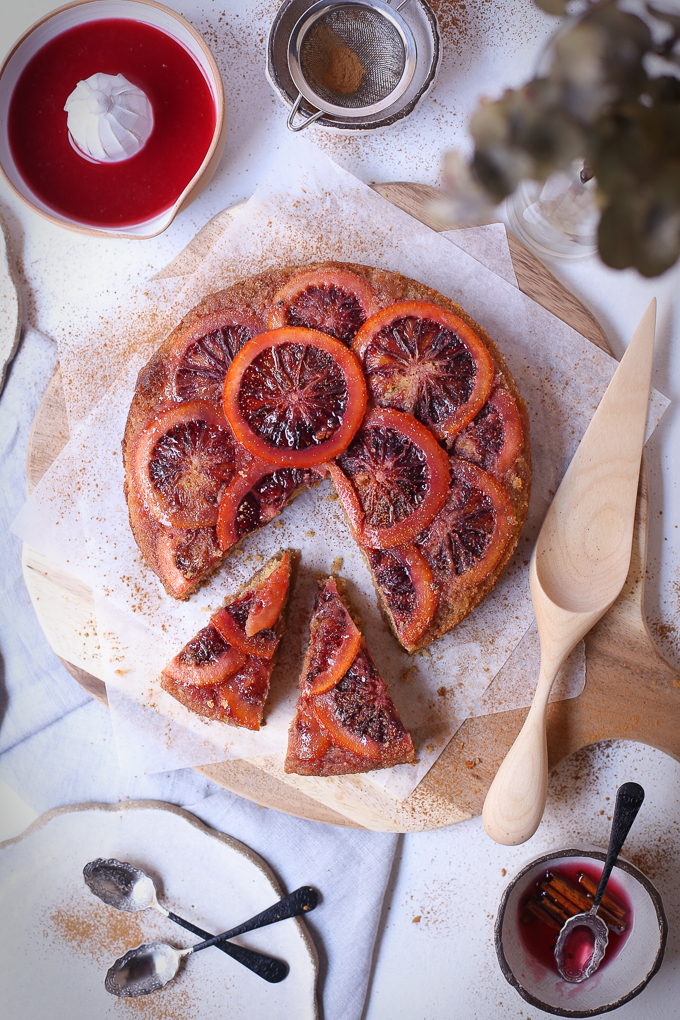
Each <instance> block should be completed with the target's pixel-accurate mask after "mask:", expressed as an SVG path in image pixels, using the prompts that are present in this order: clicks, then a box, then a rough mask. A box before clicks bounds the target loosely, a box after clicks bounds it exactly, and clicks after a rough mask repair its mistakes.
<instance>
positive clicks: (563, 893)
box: [517, 860, 632, 977]
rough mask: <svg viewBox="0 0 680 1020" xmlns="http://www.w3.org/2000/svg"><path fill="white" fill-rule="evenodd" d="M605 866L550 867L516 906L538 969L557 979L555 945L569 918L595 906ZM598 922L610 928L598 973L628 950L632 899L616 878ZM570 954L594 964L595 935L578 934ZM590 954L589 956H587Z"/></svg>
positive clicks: (524, 940) (526, 945)
mask: <svg viewBox="0 0 680 1020" xmlns="http://www.w3.org/2000/svg"><path fill="white" fill-rule="evenodd" d="M602 867H603V865H602V864H595V863H594V862H593V863H590V862H589V863H585V862H584V861H583V860H581V861H575V862H573V863H571V862H569V861H565V862H562V863H560V864H559V866H557V867H546V869H545V871H543V872H541V874H540V875H539V876H538V878H536V879H535V880H534V881H533V882H532V883H531V885H530V886H529V887H528V888H527V889H526V891H525V892H524V894H523V895H522V896H521V897H520V900H519V903H518V905H517V920H518V924H517V930H518V932H519V937H520V941H521V943H522V945H523V946H524V948H525V949H526V951H527V952H528V953H529V955H530V956H532V957H533V958H534V959H535V960H536V961H537V962H538V963H540V964H542V965H543V966H544V967H546V968H547V969H548V970H550V971H552V972H554V974H555V975H556V976H557V977H559V973H558V970H557V964H556V962H555V943H556V942H557V937H558V935H559V933H560V929H561V927H562V925H563V924H564V922H565V921H566V919H567V917H570V916H573V915H574V914H578V913H585V912H586V911H587V910H589V909H590V907H591V906H592V900H593V898H594V895H595V891H596V889H597V884H598V882H599V880H600V875H601V874H602ZM598 913H599V916H600V917H602V919H603V920H604V921H605V922H606V923H607V926H608V928H609V942H608V944H607V950H606V952H605V955H604V959H603V961H602V963H601V964H600V967H599V970H601V969H602V968H603V967H606V965H607V964H608V963H610V962H611V961H612V960H613V959H614V957H615V956H616V955H617V954H618V953H619V952H620V951H621V949H622V948H623V946H624V945H625V943H626V941H627V939H628V936H629V935H630V931H631V927H632V916H631V906H630V901H629V900H628V897H627V896H626V894H625V893H624V891H623V889H622V888H621V886H620V885H619V883H618V882H617V881H616V879H615V878H613V877H612V878H610V879H609V882H608V883H607V889H606V891H605V896H604V900H603V903H602V906H601V907H600V909H599V911H598ZM572 942H573V944H572V945H571V946H570V948H571V950H572V951H573V952H574V953H575V954H576V955H577V956H579V955H580V956H585V957H586V958H587V959H590V956H591V955H592V935H591V934H590V932H589V931H588V930H584V929H582V928H580V927H579V928H577V929H576V930H575V933H574V937H572ZM589 949H590V952H589Z"/></svg>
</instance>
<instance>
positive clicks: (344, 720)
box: [285, 577, 415, 776]
mask: <svg viewBox="0 0 680 1020" xmlns="http://www.w3.org/2000/svg"><path fill="white" fill-rule="evenodd" d="M414 760H415V757H414V751H413V743H412V741H411V737H410V736H409V734H408V732H407V731H406V729H405V728H404V725H403V723H402V721H401V719H400V718H399V713H398V712H397V710H396V708H395V707H394V703H393V701H392V699H391V698H390V696H389V693H388V691H387V686H386V684H385V682H384V680H383V679H382V677H381V676H380V674H379V672H378V670H377V667H376V665H375V663H374V662H373V659H372V658H371V656H370V653H369V651H368V649H367V648H366V644H365V642H364V639H363V637H362V636H361V633H360V631H359V629H358V627H357V625H356V623H355V622H354V620H353V618H352V615H351V613H350V611H349V609H348V607H347V604H346V603H345V600H344V598H343V595H342V582H340V583H338V581H337V580H336V578H334V577H329V578H327V580H326V581H325V582H324V584H323V587H322V589H321V590H320V591H319V593H318V595H317V597H316V602H315V604H314V612H313V615H312V619H311V623H310V639H309V647H308V649H307V654H306V655H305V661H304V663H303V666H302V674H301V676H300V697H299V699H298V703H297V706H296V710H295V717H294V719H293V721H292V723H291V726H290V730H289V731H288V753H287V754H286V761H285V770H286V772H295V773H297V774H299V775H304V776H341V775H347V774H348V773H355V772H371V771H372V770H373V769H384V768H390V767H391V766H392V765H402V764H404V763H406V762H413V761H414Z"/></svg>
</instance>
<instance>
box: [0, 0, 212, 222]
mask: <svg viewBox="0 0 680 1020" xmlns="http://www.w3.org/2000/svg"><path fill="white" fill-rule="evenodd" d="M101 75H105V76H110V77H111V78H113V77H115V76H117V75H123V77H124V80H125V82H126V83H130V84H131V86H133V87H134V88H135V89H137V90H141V92H143V94H144V96H146V97H147V100H148V102H149V103H150V106H151V109H152V111H153V117H152V127H151V129H150V134H149V135H148V137H146V139H145V141H144V142H143V144H142V147H141V149H139V151H135V152H134V153H133V154H132V155H131V156H129V157H123V158H122V159H121V158H120V157H117V159H116V161H106V160H100V161H97V160H96V159H95V160H93V159H91V158H88V157H87V155H85V154H84V153H83V151H82V150H81V149H79V147H78V146H77V144H74V140H73V136H72V135H71V134H70V132H69V129H68V127H67V112H66V111H65V110H64V106H65V104H66V102H67V101H68V100H69V97H70V96H71V95H72V93H73V92H74V90H75V89H76V86H78V83H79V82H81V81H87V80H88V79H90V80H91V81H92V80H93V76H101ZM226 129H227V117H226V105H225V99H224V88H223V85H222V80H221V78H220V73H219V70H218V67H217V64H216V63H215V60H214V58H213V56H212V54H211V52H210V50H209V49H208V47H207V46H206V44H205V42H204V41H203V39H202V38H201V37H200V35H199V34H198V33H197V32H196V31H195V30H194V29H193V28H192V27H191V25H189V23H188V22H187V21H185V20H184V18H182V17H181V16H180V15H179V14H177V13H175V12H174V11H172V10H170V9H169V8H167V7H164V6H163V5H162V4H159V3H156V2H155V0H78V2H76V3H72V4H69V5H68V6H66V7H60V8H59V9H58V10H56V11H53V12H52V13H51V14H49V15H47V16H46V17H45V18H43V19H42V20H40V21H38V22H36V24H35V25H33V26H32V28H30V29H29V30H28V31H27V32H26V33H25V34H24V35H23V36H22V37H21V38H20V39H19V40H18V42H17V43H16V44H15V45H14V47H13V49H12V50H11V51H10V53H9V55H8V56H7V58H6V59H5V62H4V63H3V65H2V67H0V168H1V169H2V172H3V174H4V176H5V177H6V179H7V181H8V182H9V184H10V186H11V187H12V188H13V189H14V191H15V192H16V193H17V194H18V195H19V196H20V197H21V198H22V199H23V200H24V201H25V202H26V203H28V205H30V206H31V208H33V209H35V210H36V211H37V212H39V213H40V214H41V215H43V216H45V217H46V218H47V219H48V220H50V221H51V222H53V223H57V224H59V225H60V226H63V227H68V228H69V229H71V230H77V231H80V232H82V233H87V234H96V235H102V234H104V235H108V236H117V237H136V238H148V237H154V236H155V235H156V234H159V233H161V232H162V231H163V230H165V229H166V228H167V227H168V226H169V225H170V223H171V222H172V221H173V219H174V218H175V216H176V215H177V213H178V212H180V210H182V209H183V208H185V207H186V206H187V205H188V204H189V203H190V202H191V201H193V199H194V198H196V197H197V195H198V194H199V193H200V192H201V191H202V190H203V188H204V187H205V186H206V184H207V183H208V182H209V180H210V178H211V177H212V175H213V174H214V172H215V170H216V169H217V165H218V163H219V160H220V157H221V155H222V151H223V149H224V143H225V138H226Z"/></svg>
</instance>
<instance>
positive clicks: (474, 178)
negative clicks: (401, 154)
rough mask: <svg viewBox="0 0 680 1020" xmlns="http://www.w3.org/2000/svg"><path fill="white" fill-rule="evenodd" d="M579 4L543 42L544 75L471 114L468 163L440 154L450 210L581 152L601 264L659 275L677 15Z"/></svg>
mask: <svg viewBox="0 0 680 1020" xmlns="http://www.w3.org/2000/svg"><path fill="white" fill-rule="evenodd" d="M535 2H536V3H537V4H538V6H539V7H541V8H542V9H543V10H544V11H547V12H548V13H551V14H564V13H565V12H566V10H567V8H568V2H567V0H535ZM581 6H582V8H584V9H583V10H582V13H581V14H580V15H579V17H577V18H575V19H573V20H572V21H571V22H569V23H567V24H566V25H565V26H564V27H563V28H562V29H561V30H560V31H559V32H558V33H557V35H556V36H555V38H554V39H553V41H552V45H551V48H550V66H549V69H548V70H547V71H546V73H544V74H542V75H541V76H538V77H535V78H534V79H533V80H531V81H529V82H527V84H526V85H524V86H523V87H522V88H520V89H509V90H507V91H506V92H505V93H504V95H503V96H502V97H501V98H500V99H499V100H496V101H495V102H490V101H483V102H482V103H481V104H480V106H479V107H478V109H477V110H476V111H475V113H474V115H473V117H472V121H471V124H470V129H471V132H472V135H473V137H474V140H475V152H474V157H473V159H472V162H471V164H470V165H469V166H466V165H464V164H463V162H462V161H461V160H460V159H458V160H457V161H456V159H454V158H453V157H451V156H448V157H447V168H448V171H449V192H450V194H451V196H452V197H451V198H450V200H449V205H448V209H449V212H450V213H451V214H452V218H453V214H454V213H456V214H458V217H457V218H458V222H460V221H461V219H462V218H463V214H464V213H465V211H466V210H470V209H475V208H476V209H477V210H479V209H482V208H483V207H484V206H485V204H486V207H487V208H488V206H489V205H490V204H491V203H498V202H500V201H501V200H502V199H504V198H505V197H507V196H508V195H510V194H512V192H513V191H514V190H515V188H516V187H517V185H518V184H519V183H520V181H522V180H523V179H526V178H532V179H534V180H537V181H545V180H546V178H547V177H548V176H549V175H550V174H552V173H554V172H555V171H558V170H563V169H565V168H566V167H568V165H569V164H570V163H571V161H572V160H573V159H575V158H580V159H583V160H584V162H585V165H586V167H587V171H586V173H587V174H590V175H594V176H595V178H596V181H597V200H598V204H599V207H600V209H601V218H600V224H599V231H598V247H599V251H600V255H601V257H602V259H603V261H604V262H605V263H606V264H607V265H609V266H612V267H613V268H616V269H624V268H626V267H628V266H634V267H635V268H637V269H638V270H639V271H640V272H641V273H642V274H643V275H644V276H657V275H658V274H659V273H662V272H663V271H664V270H666V269H668V268H669V266H671V265H673V263H674V262H675V261H676V259H677V258H678V257H679V256H680V78H678V77H677V70H676V69H680V45H679V43H680V15H679V14H675V13H669V12H667V11H664V10H662V9H658V8H657V7H656V6H652V5H651V4H647V8H646V9H647V12H648V14H649V16H650V19H651V21H650V24H649V25H648V24H647V23H646V22H645V21H643V20H642V19H641V18H640V17H637V16H636V15H634V14H630V13H628V12H627V11H624V10H621V9H620V8H619V6H618V0H584V3H583V4H582V5H581ZM659 69H661V70H663V71H670V72H671V73H660V71H659ZM653 72H659V73H653Z"/></svg>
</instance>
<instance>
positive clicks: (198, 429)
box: [123, 263, 531, 651]
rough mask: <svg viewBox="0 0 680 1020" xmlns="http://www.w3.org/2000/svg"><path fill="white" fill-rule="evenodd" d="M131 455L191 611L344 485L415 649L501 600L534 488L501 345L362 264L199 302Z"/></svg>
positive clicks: (440, 304) (140, 401) (254, 282)
mask: <svg viewBox="0 0 680 1020" xmlns="http://www.w3.org/2000/svg"><path fill="white" fill-rule="evenodd" d="M123 458H124V464H125V495H126V499H127V503H128V509H129V514H130V525H131V527H132V531H133V534H134V537H135V539H136V541H137V544H138V545H139V548H140V549H141V551H142V553H143V555H144V558H145V560H146V562H147V563H148V564H149V566H150V567H151V569H152V570H153V571H155V573H156V574H157V575H158V576H159V577H160V579H161V581H162V583H163V585H164V586H165V588H166V590H167V591H168V593H169V594H170V595H172V596H174V597H175V598H187V597H188V596H189V595H190V594H191V593H192V592H194V591H195V590H196V589H197V588H198V587H199V586H200V584H201V583H202V582H203V581H205V580H206V578H207V577H209V576H210V575H211V574H212V573H213V572H214V571H215V570H216V569H218V568H219V566H220V564H221V562H222V561H223V559H224V558H225V557H226V556H227V555H228V554H229V552H230V551H231V550H232V549H233V548H234V546H235V545H237V544H238V542H240V541H241V539H242V538H244V537H245V536H246V535H248V534H250V533H252V532H253V531H255V530H257V529H258V528H260V527H263V526H265V525H266V524H267V523H268V522H269V521H271V520H272V519H273V518H274V517H276V516H277V515H278V514H279V513H280V512H281V510H282V509H283V507H284V506H285V505H286V504H287V503H289V502H290V501H291V500H292V499H294V498H295V496H296V495H297V494H298V493H299V492H300V491H302V490H303V489H305V488H307V487H309V486H311V485H316V484H318V483H319V482H320V481H321V479H322V478H324V477H327V476H329V477H330V479H331V483H332V484H333V486H334V487H335V490H336V492H337V495H338V497H339V499H340V501H341V504H342V506H343V509H344V511H345V514H346V517H347V520H348V522H349V525H350V528H351V530H352V534H353V536H354V538H355V540H356V541H357V543H358V545H359V546H360V548H361V550H362V552H363V554H364V556H365V558H366V561H367V563H368V565H369V567H370V570H371V572H372V576H373V581H374V584H375V587H376V591H377V593H378V597H379V601H380V606H381V609H382V611H383V613H384V615H385V617H386V619H387V620H388V621H389V623H390V626H391V627H392V629H393V631H394V633H395V634H396V636H397V638H398V639H399V641H400V642H401V644H402V645H403V646H404V647H405V648H406V649H407V650H408V651H413V650H415V649H417V648H421V647H423V646H425V645H427V644H429V643H430V642H431V641H433V640H434V639H435V638H437V637H439V636H440V635H441V634H444V633H445V632H446V631H448V630H450V629H451V628H452V627H454V626H455V625H456V624H457V623H458V622H459V621H460V620H462V619H463V618H464V617H465V616H467V615H468V613H470V612H471V611H472V610H473V609H474V608H475V606H477V605H479V603H480V602H481V600H482V599H483V598H484V597H485V595H486V594H488V592H489V591H491V589H492V588H493V587H494V585H495V584H496V582H497V580H498V578H499V577H500V575H501V574H502V572H503V570H504V569H505V567H506V566H507V564H508V561H509V560H510V557H511V556H512V553H513V551H514V549H515V546H516V545H517V541H518V539H519V535H520V532H521V530H522V526H523V524H524V520H525V517H526V513H527V508H528V503H529V490H530V481H531V462H530V453H529V420H528V415H527V410H526V406H525V404H524V401H523V400H522V397H521V396H520V393H519V391H518V389H517V386H516V384H515V381H514V379H513V378H512V376H511V374H510V372H509V371H508V368H507V366H506V364H505V361H504V359H503V357H502V355H501V354H500V352H499V351H498V349H497V347H496V345H495V344H494V342H493V340H492V339H491V338H490V337H489V336H488V335H487V333H486V332H485V331H484V330H483V329H482V327H480V326H479V325H477V324H476V323H475V322H474V321H473V320H472V319H471V318H470V317H469V316H468V315H467V314H466V313H465V311H464V310H463V309H462V308H461V307H460V306H459V305H457V304H456V303H455V302H453V301H450V300H449V299H448V298H446V297H444V295H442V294H439V293H438V292H436V291H433V290H431V289H430V288H429V287H426V286H424V285H423V284H421V283H418V282H416V281H415V280H410V279H408V278H406V277H403V276H401V275H399V274H398V273H390V272H386V271H384V270H379V269H373V268H370V267H368V266H361V265H353V264H347V263H326V264H324V265H318V266H314V265H313V266H304V267H300V266H289V267H286V268H279V269H272V270H269V271H268V272H265V273H262V274H260V275H258V276H254V277H250V278H249V279H247V280H243V281H240V282H239V283H237V284H234V285H233V286H232V287H229V288H227V289H225V290H222V291H220V292H218V293H215V294H211V295H210V296H208V297H207V298H205V299H204V300H203V301H202V302H201V303H200V304H198V305H197V306H196V307H195V308H194V309H193V310H192V311H191V312H189V314H188V315H187V316H185V318H184V319H183V320H182V322H181V323H180V324H179V326H178V327H177V328H176V329H175V330H174V331H173V332H172V333H171V334H170V336H169V337H168V338H167V339H166V340H165V341H164V343H163V344H162V345H161V347H160V348H159V350H158V351H157V352H156V354H155V355H154V356H153V357H152V358H151V360H150V361H149V362H148V364H147V365H146V366H145V367H144V368H143V369H142V371H141V372H140V374H139V378H138V380H137V387H136V390H135V394H134V397H133V400H132V405H131V407H130V413H129V415H128V421H127V426H126V430H125V436H124V439H123Z"/></svg>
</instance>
